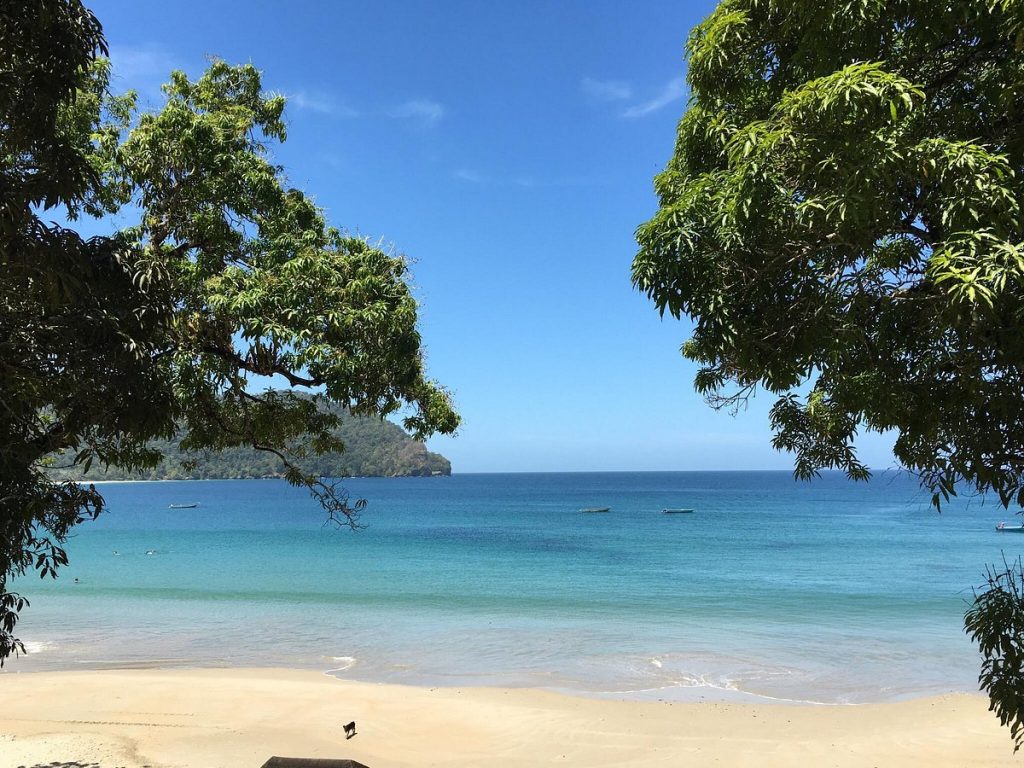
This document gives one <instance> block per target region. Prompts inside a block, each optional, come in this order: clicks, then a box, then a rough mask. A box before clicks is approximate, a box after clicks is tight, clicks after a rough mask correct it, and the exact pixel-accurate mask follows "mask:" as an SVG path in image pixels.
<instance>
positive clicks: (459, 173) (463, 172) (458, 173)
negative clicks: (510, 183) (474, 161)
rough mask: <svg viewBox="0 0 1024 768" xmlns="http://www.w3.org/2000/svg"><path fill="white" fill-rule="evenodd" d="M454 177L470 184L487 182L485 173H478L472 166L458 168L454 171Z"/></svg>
mask: <svg viewBox="0 0 1024 768" xmlns="http://www.w3.org/2000/svg"><path fill="white" fill-rule="evenodd" d="M452 178H453V179H458V180H459V181H466V182H469V183H470V184H485V183H486V182H487V179H486V178H485V177H484V176H483V174H480V173H477V172H476V171H474V170H473V169H472V168H456V169H455V170H454V171H452Z"/></svg>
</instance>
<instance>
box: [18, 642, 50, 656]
mask: <svg viewBox="0 0 1024 768" xmlns="http://www.w3.org/2000/svg"><path fill="white" fill-rule="evenodd" d="M24 646H25V654H26V655H28V654H30V653H42V652H43V651H48V650H50V649H51V648H52V647H53V643H48V642H46V641H45V640H25V641H24Z"/></svg>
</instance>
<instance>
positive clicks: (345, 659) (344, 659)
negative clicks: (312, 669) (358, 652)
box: [327, 656, 356, 672]
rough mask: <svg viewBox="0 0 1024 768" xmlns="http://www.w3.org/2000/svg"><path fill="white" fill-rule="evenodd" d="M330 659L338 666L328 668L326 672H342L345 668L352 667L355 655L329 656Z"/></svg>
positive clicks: (354, 663)
mask: <svg viewBox="0 0 1024 768" xmlns="http://www.w3.org/2000/svg"><path fill="white" fill-rule="evenodd" d="M330 659H331V661H334V662H337V663H338V666H337V667H336V668H334V669H328V670H327V671H328V672H344V671H345V670H346V669H352V667H354V666H355V665H356V657H355V656H331V657H330Z"/></svg>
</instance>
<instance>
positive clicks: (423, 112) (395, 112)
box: [387, 99, 445, 125]
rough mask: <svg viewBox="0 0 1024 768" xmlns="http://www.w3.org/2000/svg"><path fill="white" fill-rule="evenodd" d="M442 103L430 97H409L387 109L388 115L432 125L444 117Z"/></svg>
mask: <svg viewBox="0 0 1024 768" xmlns="http://www.w3.org/2000/svg"><path fill="white" fill-rule="evenodd" d="M444 112H445V110H444V105H443V104H440V103H438V102H436V101H432V100H430V99H410V100H409V101H404V102H402V103H401V104H399V105H398V106H396V107H393V108H391V109H389V110H388V113H387V114H388V116H389V117H396V118H402V119H405V118H408V119H413V120H419V121H421V122H422V123H424V124H425V125H433V124H434V123H436V122H438V121H439V120H440V119H441V118H442V117H444Z"/></svg>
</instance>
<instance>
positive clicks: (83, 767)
mask: <svg viewBox="0 0 1024 768" xmlns="http://www.w3.org/2000/svg"><path fill="white" fill-rule="evenodd" d="M18 768H103V766H101V765H100V764H99V763H80V762H78V761H77V760H73V761H71V762H70V763H61V762H55V763H36V764H35V765H19V766H18Z"/></svg>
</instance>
